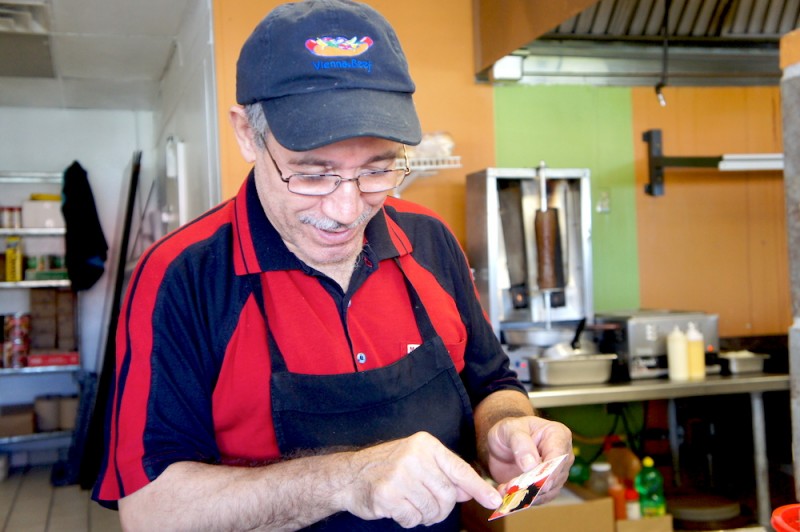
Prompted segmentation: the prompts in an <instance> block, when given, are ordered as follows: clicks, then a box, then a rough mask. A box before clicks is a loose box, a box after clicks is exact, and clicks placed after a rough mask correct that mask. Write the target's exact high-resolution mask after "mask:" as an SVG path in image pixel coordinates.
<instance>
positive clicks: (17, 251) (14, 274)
mask: <svg viewBox="0 0 800 532" xmlns="http://www.w3.org/2000/svg"><path fill="white" fill-rule="evenodd" d="M21 280H22V239H21V238H20V237H18V236H10V237H8V238H6V281H9V282H16V281H21Z"/></svg>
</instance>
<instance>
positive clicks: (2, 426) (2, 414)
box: [0, 405, 35, 438]
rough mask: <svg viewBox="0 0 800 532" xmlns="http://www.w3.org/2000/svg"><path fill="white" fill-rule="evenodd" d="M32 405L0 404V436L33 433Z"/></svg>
mask: <svg viewBox="0 0 800 532" xmlns="http://www.w3.org/2000/svg"><path fill="white" fill-rule="evenodd" d="M34 426H35V425H34V412H33V405H4V406H0V438H7V437H9V436H22V435H26V434H33V430H34Z"/></svg>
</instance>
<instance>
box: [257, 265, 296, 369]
mask: <svg viewBox="0 0 800 532" xmlns="http://www.w3.org/2000/svg"><path fill="white" fill-rule="evenodd" d="M261 275H262V274H260V273H254V274H251V275H250V276H249V277H250V288H251V289H252V290H253V296H254V297H255V298H256V304H257V305H258V310H259V311H260V312H261V317H262V318H263V319H264V326H265V327H266V329H267V347H268V351H269V361H270V364H272V371H274V372H283V373H286V372H287V371H288V368H287V367H286V361H285V360H284V359H283V355H282V354H281V352H280V349H278V342H276V341H275V336H274V335H273V334H272V327H270V326H269V320H268V319H267V310H266V306H265V305H264V285H263V283H262V282H261Z"/></svg>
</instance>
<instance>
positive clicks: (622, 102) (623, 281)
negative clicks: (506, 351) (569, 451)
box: [494, 85, 644, 459]
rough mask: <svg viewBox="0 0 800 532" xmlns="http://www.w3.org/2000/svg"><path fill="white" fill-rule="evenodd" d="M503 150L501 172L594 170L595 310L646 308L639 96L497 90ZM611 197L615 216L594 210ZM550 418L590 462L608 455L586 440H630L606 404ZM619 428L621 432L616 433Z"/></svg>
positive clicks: (636, 422)
mask: <svg viewBox="0 0 800 532" xmlns="http://www.w3.org/2000/svg"><path fill="white" fill-rule="evenodd" d="M494 106H495V109H494V116H495V132H496V138H495V150H496V160H497V166H498V167H501V168H503V167H512V168H515V167H533V166H537V165H538V164H539V162H540V161H545V162H546V163H547V165H548V166H549V167H551V168H588V169H589V170H590V171H591V190H592V205H593V209H592V255H593V257H592V258H593V283H594V310H595V312H602V311H608V310H621V309H634V308H639V306H640V305H639V266H638V251H637V243H636V196H635V187H636V184H635V175H634V154H633V128H632V112H631V91H630V89H628V88H617V87H588V86H525V85H514V86H495V88H494ZM601 194H606V195H608V197H609V199H610V211H609V212H605V213H600V212H597V209H596V208H594V207H595V206H596V205H597V199H598V198H599V197H600V196H601ZM626 415H627V416H628V417H629V419H630V424H631V425H632V426H631V427H630V428H631V430H632V431H633V432H635V433H636V432H638V431H639V430H641V427H642V426H643V424H644V419H643V409H642V405H641V403H629V404H627V406H626ZM546 417H549V418H551V419H557V420H559V421H561V422H563V423H564V424H565V425H567V426H568V427H569V428H570V429H572V430H573V431H574V432H575V438H576V440H575V443H576V445H577V446H578V447H579V448H580V449H581V451H582V453H581V454H582V456H583V457H584V458H587V459H590V458H593V457H595V456H596V453H598V452H599V451H600V449H601V446H600V444H598V443H594V444H592V443H587V442H586V441H581V440H584V439H588V440H590V441H591V440H594V441H596V440H597V439H602V437H603V436H605V435H606V434H608V432H609V431H613V432H616V433H617V434H624V430H623V426H622V424H621V423H619V422H617V423H615V422H614V418H615V415H611V414H610V413H608V412H607V411H606V406H605V405H588V406H581V407H565V408H554V409H550V410H548V412H547V413H546ZM615 429H616V430H615Z"/></svg>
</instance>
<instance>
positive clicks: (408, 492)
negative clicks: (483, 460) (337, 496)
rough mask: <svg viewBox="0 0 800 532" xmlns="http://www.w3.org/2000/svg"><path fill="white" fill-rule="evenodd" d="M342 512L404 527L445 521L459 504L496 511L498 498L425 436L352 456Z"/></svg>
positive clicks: (465, 466)
mask: <svg viewBox="0 0 800 532" xmlns="http://www.w3.org/2000/svg"><path fill="white" fill-rule="evenodd" d="M351 464H352V473H351V474H352V477H351V478H352V481H351V484H350V486H349V488H350V489H347V490H345V493H343V494H342V495H343V497H345V499H346V500H345V501H343V506H344V508H345V509H346V510H347V511H349V512H350V513H352V514H354V515H356V516H358V517H361V518H362V519H379V518H389V519H393V520H395V521H396V522H397V523H399V524H400V525H401V526H403V527H405V528H411V527H414V526H417V525H432V524H434V523H438V522H440V521H442V520H443V519H444V518H446V517H447V516H448V515H449V514H450V512H451V511H452V510H453V507H454V506H455V504H456V503H457V502H464V501H467V500H470V499H475V500H476V501H477V502H478V503H480V504H481V505H482V506H484V507H486V508H489V509H494V508H496V507H497V506H499V505H500V503H501V502H502V498H501V497H500V494H499V493H498V492H497V490H496V489H495V488H493V487H492V486H490V485H489V484H488V483H486V482H485V481H484V480H483V479H482V478H481V477H480V475H478V473H476V472H475V470H474V469H472V467H471V466H470V465H469V464H467V463H466V462H465V461H464V460H462V459H461V458H460V457H458V456H457V455H456V454H454V453H453V452H452V451H450V450H449V449H448V448H447V447H445V446H444V445H443V444H442V443H441V442H440V441H439V440H437V439H436V438H434V437H433V436H431V435H430V434H428V433H424V432H419V433H417V434H414V435H413V436H409V437H407V438H403V439H401V440H395V441H391V442H387V443H383V444H380V445H377V446H374V447H369V448H366V449H363V450H361V451H357V452H355V453H353V454H352V457H351Z"/></svg>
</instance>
